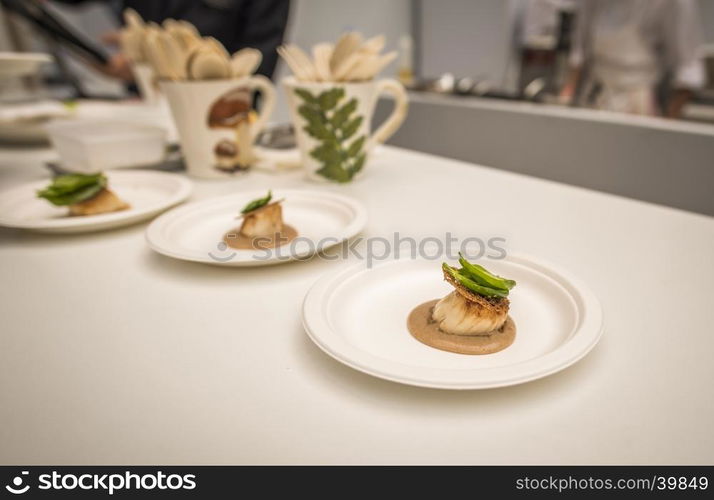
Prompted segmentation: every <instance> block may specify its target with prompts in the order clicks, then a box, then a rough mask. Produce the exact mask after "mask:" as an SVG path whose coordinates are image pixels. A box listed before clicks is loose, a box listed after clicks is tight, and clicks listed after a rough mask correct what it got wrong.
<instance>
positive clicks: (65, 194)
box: [37, 173, 129, 215]
mask: <svg viewBox="0 0 714 500" xmlns="http://www.w3.org/2000/svg"><path fill="white" fill-rule="evenodd" d="M37 196H38V197H39V198H44V199H46V200H47V201H49V202H50V203H52V204H53V205H57V206H60V207H61V206H67V207H69V215H97V214H104V213H109V212H118V211H120V210H126V209H128V208H129V204H128V203H126V202H124V201H122V200H121V199H120V198H119V197H118V196H117V195H116V194H114V193H113V192H112V191H111V190H110V189H109V188H108V187H107V178H106V176H105V175H104V174H102V173H98V174H89V175H88V174H67V175H59V176H57V177H55V178H54V179H53V180H52V183H51V184H50V185H49V186H47V187H46V188H45V189H42V190H40V191H38V192H37Z"/></svg>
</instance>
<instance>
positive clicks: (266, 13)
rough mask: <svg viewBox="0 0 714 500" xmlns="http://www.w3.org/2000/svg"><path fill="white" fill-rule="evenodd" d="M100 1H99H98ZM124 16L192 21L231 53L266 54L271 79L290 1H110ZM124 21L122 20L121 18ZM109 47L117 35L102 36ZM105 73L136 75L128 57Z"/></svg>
mask: <svg viewBox="0 0 714 500" xmlns="http://www.w3.org/2000/svg"><path fill="white" fill-rule="evenodd" d="M56 1H58V2H60V3H64V4H80V3H84V2H85V1H91V0H56ZM95 1H97V0H95ZM107 3H110V4H111V5H112V7H114V8H115V9H116V11H117V15H118V16H119V18H120V19H121V13H122V12H123V10H124V9H126V8H132V9H134V10H135V11H137V12H138V13H139V15H141V17H142V18H144V20H145V21H146V22H150V21H153V22H156V23H158V24H161V23H162V22H163V21H164V20H165V19H168V18H172V19H182V20H185V21H188V22H190V23H191V24H193V25H194V26H196V28H197V29H198V31H199V33H201V35H202V36H212V37H214V38H216V39H217V40H218V41H220V42H221V43H222V44H223V45H224V46H225V48H226V49H227V50H228V52H230V53H231V54H232V53H234V52H236V51H238V50H240V49H242V48H245V47H253V48H256V49H258V50H260V52H261V53H262V54H263V61H262V62H261V64H260V67H259V68H258V70H257V73H259V74H261V75H265V76H267V77H268V78H270V77H272V75H273V72H274V71H275V65H276V64H277V61H278V54H277V52H276V49H277V47H278V46H279V45H280V44H281V43H282V42H283V36H284V34H285V28H286V26H287V22H288V13H289V10H290V0H123V1H108V2H107ZM122 21H123V19H122ZM102 39H103V41H104V42H105V43H107V44H111V45H116V44H117V43H118V39H119V35H118V33H107V34H106V35H105V36H103V37H102ZM99 69H100V70H101V71H102V72H103V73H105V74H107V75H110V76H113V77H115V78H119V79H122V80H125V81H132V80H133V75H132V73H131V69H130V66H129V62H128V61H127V59H126V57H125V56H124V55H123V54H121V53H117V54H114V55H113V56H112V57H111V58H110V60H109V62H108V63H107V65H106V66H104V67H101V68H99Z"/></svg>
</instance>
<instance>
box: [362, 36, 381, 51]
mask: <svg viewBox="0 0 714 500" xmlns="http://www.w3.org/2000/svg"><path fill="white" fill-rule="evenodd" d="M385 43H387V38H386V37H385V36H384V35H377V36H373V37H372V38H370V39H368V40H367V41H366V42H364V43H363V44H362V46H361V47H360V48H359V50H360V51H361V52H369V53H371V54H379V53H380V52H382V50H383V49H384V44H385Z"/></svg>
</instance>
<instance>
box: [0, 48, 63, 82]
mask: <svg viewBox="0 0 714 500" xmlns="http://www.w3.org/2000/svg"><path fill="white" fill-rule="evenodd" d="M49 62H52V57H50V55H49V54H43V53H38V52H0V78H8V77H18V76H26V75H32V74H34V73H37V72H38V71H39V70H40V66H41V65H42V64H45V63H49Z"/></svg>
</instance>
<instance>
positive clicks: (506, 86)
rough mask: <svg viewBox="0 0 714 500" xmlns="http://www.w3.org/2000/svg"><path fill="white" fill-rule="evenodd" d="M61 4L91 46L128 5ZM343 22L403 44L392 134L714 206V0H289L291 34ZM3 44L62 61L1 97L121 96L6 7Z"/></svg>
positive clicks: (296, 37) (461, 155) (487, 161)
mask: <svg viewBox="0 0 714 500" xmlns="http://www.w3.org/2000/svg"><path fill="white" fill-rule="evenodd" d="M198 1H204V2H206V3H208V4H211V3H219V4H220V3H221V2H220V1H218V0H210V1H209V0H198ZM70 3H72V4H71V5H68V4H67V3H66V2H54V1H47V2H46V3H45V5H46V6H47V8H48V9H51V10H52V12H54V13H56V14H58V15H59V16H60V17H61V18H63V19H64V20H66V21H67V22H68V23H69V24H71V25H72V26H74V27H75V28H77V30H78V31H79V32H80V33H81V34H82V35H83V36H85V37H86V38H87V39H89V40H93V41H94V42H96V43H101V42H100V40H101V39H102V37H103V36H105V34H106V33H108V32H111V31H112V30H115V29H116V28H117V27H118V22H119V19H120V17H119V16H118V12H119V11H120V8H121V2H91V1H88V2H79V3H77V4H74V3H73V2H70ZM350 30H359V31H361V32H363V33H364V34H365V35H367V36H371V35H376V34H380V33H383V34H385V35H386V38H387V46H388V48H389V49H396V50H399V52H400V55H399V57H398V59H397V61H396V62H395V63H393V64H392V65H391V66H390V67H388V68H387V70H385V72H384V73H385V75H386V76H394V77H395V78H399V79H401V80H402V81H403V83H405V85H407V86H408V88H409V89H410V100H411V106H410V113H409V117H408V118H407V121H406V122H405V124H404V126H403V127H402V128H401V129H400V130H399V132H398V133H397V134H396V135H395V136H394V137H393V138H392V139H391V141H390V143H391V144H394V145H397V146H402V147H407V148H411V149H416V150H420V151H425V152H428V153H434V154H439V155H443V156H447V157H452V158H457V159H462V160H467V161H471V162H475V163H480V164H483V165H488V166H493V167H496V168H501V169H506V170H512V171H516V172H520V173H525V174H529V175H534V176H538V177H542V178H547V179H552V180H555V181H559V182H566V183H569V184H574V185H578V186H583V187H587V188H592V189H598V190H602V191H606V192H611V193H614V194H618V195H624V196H628V197H633V198H638V199H642V200H645V201H650V202H655V203H662V204H666V205H670V206H674V207H678V208H683V209H687V210H693V211H697V212H702V213H707V214H710V215H714V197H712V196H711V191H712V189H711V188H712V186H714V168H712V164H711V159H712V158H714V1H712V0H615V1H613V0H589V1H588V0H505V1H504V0H477V1H474V0H444V1H439V2H436V1H428V0H393V1H389V2H384V1H379V0H360V1H354V0H293V1H292V2H291V5H290V16H289V22H288V27H287V31H286V35H285V38H286V39H287V40H289V41H291V42H293V43H295V44H297V45H299V46H301V47H304V48H308V47H310V46H312V45H313V44H315V43H317V42H320V41H330V40H335V39H337V37H338V36H339V35H340V33H343V32H345V31H350ZM103 49H104V50H106V51H107V53H108V54H111V53H112V51H114V50H115V49H114V48H112V47H108V46H107V47H103ZM0 50H2V51H17V50H19V51H34V52H49V53H51V54H52V55H53V56H54V58H55V61H57V62H56V63H55V64H52V65H48V66H46V67H44V68H43V72H42V76H41V78H39V79H37V78H35V79H32V78H30V79H28V78H26V77H25V78H23V79H20V80H17V81H15V82H13V81H4V82H3V83H2V87H0V92H2V100H3V101H5V102H8V101H13V100H21V99H27V98H28V96H32V97H33V98H34V97H37V96H39V95H44V96H47V95H51V96H52V97H58V98H71V97H75V96H77V95H81V96H94V97H103V98H121V97H126V96H127V95H129V94H127V92H130V90H127V86H126V85H125V83H124V82H121V81H118V80H116V79H112V78H110V77H107V76H105V75H102V74H101V73H100V72H98V71H96V70H93V69H91V68H89V67H88V66H87V65H86V64H83V63H82V62H80V61H79V60H78V59H77V58H75V57H72V56H70V55H69V54H68V52H67V50H66V49H65V48H62V47H59V46H57V45H56V44H53V43H51V42H50V43H47V41H46V40H44V39H43V37H42V36H39V35H38V32H37V31H36V30H34V29H33V28H32V27H30V26H29V25H28V23H27V22H25V21H24V20H22V19H20V18H19V17H18V16H16V15H13V14H12V13H10V12H8V11H7V9H3V11H2V12H0ZM287 73H288V70H287V69H286V68H285V67H283V66H282V65H281V64H280V63H279V64H278V67H277V70H276V71H275V73H274V74H273V80H274V81H275V82H276V83H277V82H279V81H280V79H281V78H282V77H283V76H284V75H286V74H287ZM390 108H391V102H390V100H389V99H388V98H385V99H383V100H382V101H381V102H380V105H379V107H378V112H377V113H376V120H381V119H383V117H384V116H385V115H386V114H387V113H388V112H389V110H390ZM272 121H273V122H276V123H279V122H287V121H288V111H287V109H286V105H285V102H284V96H282V95H280V96H279V98H278V106H277V110H276V112H275V113H274V115H273V118H272Z"/></svg>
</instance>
